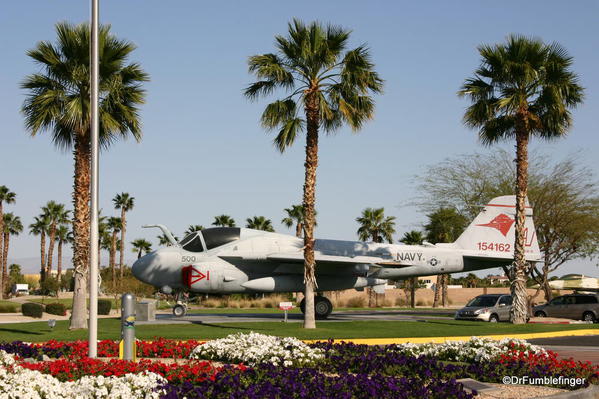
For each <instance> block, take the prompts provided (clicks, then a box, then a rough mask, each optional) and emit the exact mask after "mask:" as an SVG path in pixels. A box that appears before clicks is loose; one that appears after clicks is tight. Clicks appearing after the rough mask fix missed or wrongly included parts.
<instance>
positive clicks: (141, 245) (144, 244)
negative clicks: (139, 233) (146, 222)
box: [131, 238, 152, 259]
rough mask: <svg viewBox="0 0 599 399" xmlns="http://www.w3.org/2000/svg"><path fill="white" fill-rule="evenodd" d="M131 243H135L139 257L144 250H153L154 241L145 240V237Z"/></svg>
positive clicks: (134, 249) (134, 250)
mask: <svg viewBox="0 0 599 399" xmlns="http://www.w3.org/2000/svg"><path fill="white" fill-rule="evenodd" d="M131 245H133V252H137V259H139V258H141V253H142V252H145V253H149V252H152V243H151V242H149V241H148V240H144V239H143V238H138V239H136V240H134V241H131Z"/></svg>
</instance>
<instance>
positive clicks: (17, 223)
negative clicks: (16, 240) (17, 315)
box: [0, 212, 23, 298]
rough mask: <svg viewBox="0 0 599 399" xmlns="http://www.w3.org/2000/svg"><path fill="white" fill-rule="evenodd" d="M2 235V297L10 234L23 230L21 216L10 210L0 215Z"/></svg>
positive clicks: (14, 234) (5, 283) (5, 278)
mask: <svg viewBox="0 0 599 399" xmlns="http://www.w3.org/2000/svg"><path fill="white" fill-rule="evenodd" d="M2 220H3V222H4V223H3V224H2V228H3V229H4V230H3V231H2V233H3V234H2V236H3V238H4V243H3V244H4V248H3V251H4V258H3V260H2V285H1V286H0V289H2V293H1V295H0V296H1V297H2V298H4V295H5V293H6V288H7V287H6V285H7V284H8V267H7V265H8V246H9V242H10V236H11V235H13V236H16V235H19V233H21V232H22V231H23V224H22V223H21V218H19V217H18V216H15V215H14V214H13V213H12V212H8V213H5V214H4V215H2Z"/></svg>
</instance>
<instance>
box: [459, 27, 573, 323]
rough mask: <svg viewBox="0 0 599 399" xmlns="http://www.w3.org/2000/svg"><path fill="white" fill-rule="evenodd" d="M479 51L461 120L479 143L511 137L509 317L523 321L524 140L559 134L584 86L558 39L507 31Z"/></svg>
mask: <svg viewBox="0 0 599 399" xmlns="http://www.w3.org/2000/svg"><path fill="white" fill-rule="evenodd" d="M478 51H479V53H480V55H481V65H480V67H479V68H478V69H477V70H476V71H475V72H474V77H472V78H469V79H466V81H465V82H464V84H463V86H462V88H461V90H460V91H459V92H458V94H459V95H460V96H467V97H468V98H469V99H470V100H471V101H472V105H470V106H469V107H468V109H467V110H466V113H465V114H464V123H465V124H466V125H467V126H468V127H471V128H476V129H478V135H479V137H480V139H481V141H482V143H483V144H485V145H491V144H494V143H496V142H498V141H501V140H513V139H516V227H515V231H516V234H515V236H516V237H515V243H514V264H513V266H512V268H511V270H510V282H511V284H510V291H511V293H512V297H513V305H512V308H511V311H510V313H511V314H510V316H511V319H512V322H513V323H514V324H521V323H525V322H526V316H527V309H528V304H527V299H526V298H527V296H526V276H527V273H528V265H527V263H526V259H525V252H524V251H525V248H524V222H525V203H526V195H527V191H528V142H529V140H530V139H531V138H532V137H534V136H536V137H539V138H542V139H554V138H557V137H562V136H564V135H565V134H566V133H567V132H568V130H569V128H570V126H571V124H572V115H571V109H572V108H574V107H576V106H577V105H579V104H581V103H582V100H583V96H584V95H583V92H584V89H583V88H582V87H581V86H580V85H579V84H578V77H577V75H576V74H575V73H574V72H573V71H572V70H571V68H570V67H571V66H572V63H573V59H572V57H570V56H569V55H568V53H567V51H566V50H565V49H564V48H563V47H561V46H560V45H559V44H557V43H551V44H545V43H543V41H541V40H540V39H536V38H527V37H524V36H518V35H511V36H509V37H508V38H507V42H506V43H502V44H496V45H493V46H489V45H481V46H479V47H478Z"/></svg>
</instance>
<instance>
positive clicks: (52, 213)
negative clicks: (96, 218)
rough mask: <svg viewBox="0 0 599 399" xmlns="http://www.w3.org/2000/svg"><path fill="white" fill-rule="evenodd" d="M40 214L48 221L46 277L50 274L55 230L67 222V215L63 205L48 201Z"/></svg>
mask: <svg viewBox="0 0 599 399" xmlns="http://www.w3.org/2000/svg"><path fill="white" fill-rule="evenodd" d="M42 212H44V214H45V215H46V216H47V217H48V220H49V221H50V230H49V231H48V241H49V242H48V261H47V262H46V275H47V276H50V275H51V274H52V255H53V253H54V244H55V243H56V228H57V227H58V226H59V225H61V224H64V223H68V222H69V213H70V211H68V210H67V209H66V206H65V205H64V204H59V203H57V202H56V201H48V203H46V205H45V206H44V207H42Z"/></svg>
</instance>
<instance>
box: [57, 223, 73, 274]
mask: <svg viewBox="0 0 599 399" xmlns="http://www.w3.org/2000/svg"><path fill="white" fill-rule="evenodd" d="M56 240H58V250H57V253H56V254H57V255H58V260H57V262H56V273H57V274H56V277H57V279H58V283H59V284H60V280H61V279H62V246H63V244H66V243H71V242H73V233H72V232H71V230H70V229H69V227H68V226H67V225H65V224H63V225H60V226H58V228H57V229H56Z"/></svg>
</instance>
